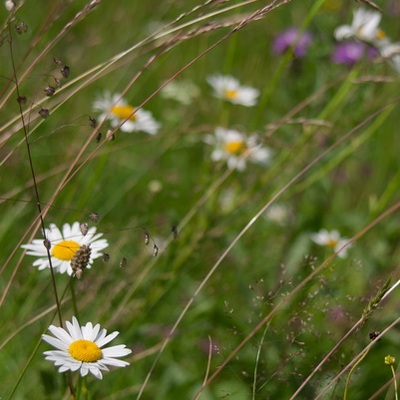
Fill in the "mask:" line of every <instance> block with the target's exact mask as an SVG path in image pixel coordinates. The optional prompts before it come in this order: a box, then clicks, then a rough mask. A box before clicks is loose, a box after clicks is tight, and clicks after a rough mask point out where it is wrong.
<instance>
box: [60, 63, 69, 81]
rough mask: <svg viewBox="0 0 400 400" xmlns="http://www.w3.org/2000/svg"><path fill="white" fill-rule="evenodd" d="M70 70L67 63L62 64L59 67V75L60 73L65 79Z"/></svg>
mask: <svg viewBox="0 0 400 400" xmlns="http://www.w3.org/2000/svg"><path fill="white" fill-rule="evenodd" d="M70 72H71V70H70V68H69V67H68V66H67V65H64V66H63V67H62V68H61V75H62V76H63V77H64V78H65V79H67V78H68V76H69V73H70Z"/></svg>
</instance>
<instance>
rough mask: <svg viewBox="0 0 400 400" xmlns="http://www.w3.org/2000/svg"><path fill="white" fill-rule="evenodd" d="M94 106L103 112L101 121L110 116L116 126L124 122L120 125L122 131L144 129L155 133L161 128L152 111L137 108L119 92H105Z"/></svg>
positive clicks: (112, 124) (113, 125)
mask: <svg viewBox="0 0 400 400" xmlns="http://www.w3.org/2000/svg"><path fill="white" fill-rule="evenodd" d="M93 108H94V110H95V111H98V112H100V113H101V114H100V115H99V120H100V121H104V120H105V119H107V118H108V119H109V120H110V123H111V126H112V127H114V128H115V127H117V126H119V125H120V124H121V123H123V124H122V125H121V127H120V129H121V131H122V132H134V131H143V132H146V133H149V134H150V135H155V134H156V133H157V132H158V130H159V129H160V124H159V123H158V122H157V121H156V120H155V119H154V118H153V115H152V114H151V112H150V111H146V110H143V109H141V108H139V109H135V108H134V107H132V106H131V105H129V104H128V103H127V101H126V100H125V99H124V98H121V95H120V94H119V93H115V94H111V93H110V92H105V93H103V95H102V96H99V98H97V99H96V100H95V101H94V103H93ZM124 121H125V122H124Z"/></svg>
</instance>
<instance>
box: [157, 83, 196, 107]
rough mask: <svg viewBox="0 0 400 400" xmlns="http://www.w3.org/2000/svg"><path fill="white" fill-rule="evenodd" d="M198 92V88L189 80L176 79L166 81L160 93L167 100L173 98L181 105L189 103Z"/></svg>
mask: <svg viewBox="0 0 400 400" xmlns="http://www.w3.org/2000/svg"><path fill="white" fill-rule="evenodd" d="M199 94H200V89H199V88H198V87H197V86H196V85H195V84H194V83H193V82H191V81H189V80H177V81H175V80H174V81H172V82H170V83H168V85H167V86H165V88H164V89H163V90H162V91H161V93H160V95H161V97H163V98H164V99H167V100H175V101H177V102H179V103H181V104H183V105H186V106H187V105H189V104H191V103H193V101H194V100H195V99H196V97H198V96H199Z"/></svg>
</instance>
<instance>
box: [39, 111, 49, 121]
mask: <svg viewBox="0 0 400 400" xmlns="http://www.w3.org/2000/svg"><path fill="white" fill-rule="evenodd" d="M39 115H40V116H41V117H42V118H43V119H46V118H47V117H48V116H49V115H50V111H49V110H48V109H47V108H41V109H40V110H39Z"/></svg>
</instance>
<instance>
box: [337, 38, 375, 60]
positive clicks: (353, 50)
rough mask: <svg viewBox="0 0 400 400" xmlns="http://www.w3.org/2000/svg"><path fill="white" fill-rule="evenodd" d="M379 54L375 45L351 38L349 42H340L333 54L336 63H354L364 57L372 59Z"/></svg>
mask: <svg viewBox="0 0 400 400" xmlns="http://www.w3.org/2000/svg"><path fill="white" fill-rule="evenodd" d="M377 55H378V51H377V50H376V49H375V47H372V46H368V45H367V44H365V43H363V42H358V41H355V40H349V41H347V42H343V43H338V44H337V45H336V47H335V50H334V51H333V54H332V61H333V62H334V63H336V64H346V65H350V66H352V65H354V64H357V63H358V62H359V61H360V60H361V59H362V58H363V57H366V58H367V59H368V60H372V59H373V58H374V57H376V56H377Z"/></svg>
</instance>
